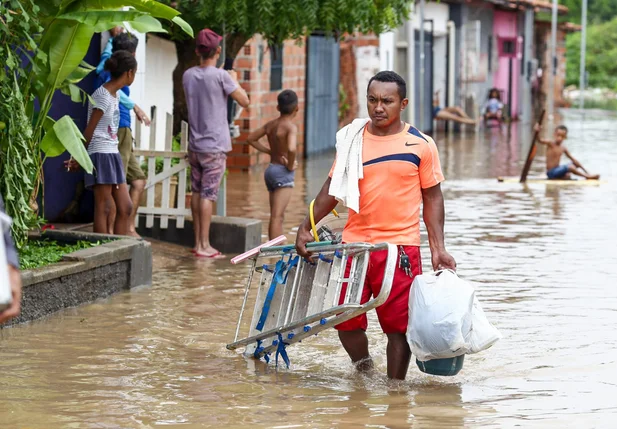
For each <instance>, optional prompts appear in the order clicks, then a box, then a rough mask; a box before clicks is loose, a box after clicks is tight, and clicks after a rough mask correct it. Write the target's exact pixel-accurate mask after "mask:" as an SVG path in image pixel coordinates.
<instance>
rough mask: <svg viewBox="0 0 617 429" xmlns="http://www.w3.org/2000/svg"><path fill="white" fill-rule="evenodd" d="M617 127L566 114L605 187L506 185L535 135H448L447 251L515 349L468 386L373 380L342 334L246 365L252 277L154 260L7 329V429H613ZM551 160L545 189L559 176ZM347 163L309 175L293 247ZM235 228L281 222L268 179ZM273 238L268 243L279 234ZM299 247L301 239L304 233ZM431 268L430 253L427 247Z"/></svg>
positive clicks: (1, 345) (597, 116) (378, 348)
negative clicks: (119, 284) (90, 296)
mask: <svg viewBox="0 0 617 429" xmlns="http://www.w3.org/2000/svg"><path fill="white" fill-rule="evenodd" d="M616 120H617V116H616V115H614V114H608V113H603V112H587V113H586V116H585V122H584V124H583V123H582V122H581V116H580V115H579V114H578V112H575V111H565V112H564V122H565V123H566V125H568V126H569V128H570V133H569V140H568V141H567V145H568V147H569V148H570V150H571V152H572V153H573V154H575V156H576V157H577V158H578V159H579V160H580V161H581V162H582V163H583V165H585V166H586V167H587V168H588V169H589V170H590V171H593V172H598V173H600V174H602V176H603V178H604V179H606V180H608V183H607V184H602V185H600V186H573V185H568V186H559V185H545V184H531V185H529V186H522V185H520V184H518V183H498V182H497V181H496V180H495V177H496V176H499V175H512V176H514V175H518V174H519V172H520V168H521V163H522V161H521V160H522V159H524V157H525V155H526V153H527V147H528V144H529V139H530V136H529V135H530V132H529V130H523V129H513V130H512V133H511V136H510V137H508V135H507V132H505V131H500V130H498V129H491V130H486V131H483V132H482V133H481V135H479V136H475V135H474V134H472V133H469V134H467V135H465V136H461V135H454V136H453V137H445V136H443V135H440V134H437V135H436V140H437V142H438V146H439V149H440V153H441V157H442V164H443V167H444V173H445V175H446V177H447V179H448V180H447V182H445V183H444V184H443V189H444V195H445V197H446V210H447V220H446V241H447V246H448V248H449V250H450V252H451V253H452V254H453V255H454V257H455V258H456V259H457V262H458V266H459V273H460V274H461V275H462V276H464V277H465V278H467V279H470V280H472V281H474V284H475V286H476V288H477V291H478V292H477V293H478V295H479V297H480V300H481V301H482V302H483V304H484V308H485V311H486V312H487V314H488V317H489V318H490V319H491V321H492V322H493V323H494V324H495V325H496V326H497V327H498V328H499V329H500V331H501V332H502V334H503V335H504V338H503V339H502V340H501V341H500V342H498V343H497V344H496V345H495V346H494V347H492V348H491V349H489V350H487V351H485V352H482V353H480V354H477V355H470V356H467V358H466V360H465V366H464V368H463V370H462V372H461V373H460V374H459V375H458V376H456V377H450V378H439V377H433V376H427V375H424V374H422V373H420V371H419V370H418V369H417V368H416V367H415V365H414V364H413V363H412V366H411V368H410V371H409V374H408V378H407V380H406V381H405V382H400V383H390V382H388V381H387V379H386V377H385V366H386V365H385V342H384V336H383V335H382V334H381V332H380V331H379V328H378V324H377V321H376V318H375V317H374V315H372V316H371V317H370V318H369V324H370V326H369V337H370V343H371V350H372V353H373V356H374V357H375V360H376V363H377V371H376V372H375V374H372V375H369V376H365V375H359V374H357V373H356V372H355V371H354V370H353V368H352V366H351V365H350V363H349V361H348V358H347V356H346V354H345V352H344V351H343V350H342V348H341V347H340V346H339V344H338V341H337V339H336V334H335V333H334V332H333V331H331V332H327V333H323V334H320V335H319V336H318V337H314V338H312V339H310V340H307V341H304V342H303V343H302V344H300V345H294V346H292V347H289V349H288V352H289V356H290V359H291V363H292V366H291V369H289V370H287V369H279V370H275V368H274V366H273V365H270V366H266V365H265V364H264V363H263V362H255V361H253V360H251V359H248V360H247V359H244V358H243V357H242V356H241V355H240V354H239V353H237V352H231V351H228V350H226V349H225V344H227V343H229V342H231V340H232V339H233V334H234V330H235V322H236V318H237V314H238V311H239V308H240V305H241V302H242V297H243V287H244V281H245V276H246V274H247V272H248V266H246V265H241V266H231V265H230V264H229V263H228V262H226V261H203V260H200V261H197V260H195V259H194V258H193V257H191V256H190V254H189V252H188V249H183V248H179V247H176V246H172V245H165V244H161V243H155V244H154V270H155V272H154V281H153V285H152V287H143V288H140V289H138V290H133V291H131V292H126V293H122V294H119V295H115V296H113V297H111V298H109V299H106V300H101V301H98V302H96V303H94V304H91V305H86V306H82V307H80V308H77V309H70V310H66V311H63V312H60V313H57V314H54V315H52V316H50V317H47V318H46V319H43V320H39V321H36V322H33V323H30V324H26V325H21V326H17V327H13V328H10V329H4V330H1V331H0V422H1V423H0V426H1V427H2V428H26V427H27V428H117V427H118V428H119V427H121V428H150V427H158V426H170V427H254V428H262V427H264V428H265V427H273V428H355V427H367V428H402V427H413V428H440V427H443V428H468V427H469V428H475V427H482V428H491V427H495V428H504V427H525V428H527V427H537V428H549V427H559V428H564V427H576V428H596V427H597V428H604V427H606V428H610V427H615V425H616V423H615V422H616V421H617V399H615V398H617V335H615V327H616V326H617V288H616V287H615V285H616V284H617V264H615V243H616V242H617V228H615V210H616V208H617V193H616V186H615V183H617V179H616V177H615V176H616V174H617V173H615V169H614V165H615V164H617V144H616V143H615V142H617V126H615V122H616ZM543 161H544V158H543V151H542V150H541V151H540V153H539V156H538V157H537V161H536V163H535V164H534V168H533V174H541V173H542V172H543V170H544V169H543ZM330 163H331V156H324V157H320V158H319V159H315V160H311V161H310V162H309V163H308V164H307V165H306V166H305V167H304V168H302V169H301V170H300V173H299V174H298V178H297V187H296V191H297V192H296V194H295V195H294V199H293V201H292V206H291V207H290V210H289V214H288V217H287V219H286V224H285V227H286V231H288V232H291V231H292V229H293V228H294V227H295V226H296V225H297V224H298V223H299V222H300V220H301V218H302V217H303V216H304V213H305V212H306V203H307V202H308V201H309V200H310V199H311V197H312V196H313V195H314V194H315V193H316V192H317V191H318V190H319V188H320V187H321V184H322V182H323V179H324V178H325V175H326V173H327V171H328V169H329V167H330ZM229 189H230V191H229V208H228V212H229V214H230V215H236V216H245V217H256V218H260V219H262V220H264V221H267V216H268V196H267V193H266V192H265V187H264V185H263V182H262V178H261V176H260V174H259V172H255V173H252V174H251V175H248V174H247V175H231V176H230V183H229ZM264 231H265V228H264ZM290 236H293V233H291V234H290ZM422 251H423V257H424V267H425V269H428V267H429V252H428V249H427V248H426V247H425V248H423V249H422Z"/></svg>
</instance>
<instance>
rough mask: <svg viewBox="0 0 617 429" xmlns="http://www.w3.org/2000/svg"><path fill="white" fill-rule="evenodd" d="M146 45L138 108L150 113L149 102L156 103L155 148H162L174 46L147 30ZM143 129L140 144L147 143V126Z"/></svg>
mask: <svg viewBox="0 0 617 429" xmlns="http://www.w3.org/2000/svg"><path fill="white" fill-rule="evenodd" d="M145 45H146V61H145V64H146V66H145V79H144V81H145V82H144V88H145V92H144V94H143V105H140V106H141V108H142V109H143V110H144V111H145V112H146V113H148V114H149V113H150V108H151V107H152V106H156V107H157V118H156V120H157V124H156V148H157V149H158V150H163V149H164V148H165V126H166V116H167V113H170V114H171V113H173V106H174V98H173V71H174V69H175V68H176V65H177V64H178V58H177V56H176V46H175V44H174V43H173V42H170V41H169V40H165V39H161V38H160V37H157V36H154V35H151V34H148V36H147V43H146V44H145ZM142 130H143V131H144V132H143V133H142V135H143V137H144V138H143V141H142V145H144V144H145V145H146V146H147V145H148V143H146V142H149V140H148V139H149V135H150V133H149V130H148V128H147V127H142Z"/></svg>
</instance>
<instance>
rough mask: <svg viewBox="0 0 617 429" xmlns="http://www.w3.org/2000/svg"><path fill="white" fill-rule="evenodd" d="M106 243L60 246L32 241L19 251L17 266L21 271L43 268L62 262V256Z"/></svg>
mask: <svg viewBox="0 0 617 429" xmlns="http://www.w3.org/2000/svg"><path fill="white" fill-rule="evenodd" d="M108 242H109V240H106V241H97V242H94V243H92V242H90V241H78V242H77V243H75V244H62V243H58V242H56V241H53V240H32V241H28V243H26V245H25V246H23V247H22V248H21V249H20V250H19V265H20V268H21V269H22V270H28V269H32V268H39V267H44V266H46V265H50V264H53V263H56V262H59V261H61V260H62V257H63V256H64V255H68V254H69V253H72V252H75V251H77V250H81V249H88V248H90V247H94V246H99V245H101V244H103V243H108Z"/></svg>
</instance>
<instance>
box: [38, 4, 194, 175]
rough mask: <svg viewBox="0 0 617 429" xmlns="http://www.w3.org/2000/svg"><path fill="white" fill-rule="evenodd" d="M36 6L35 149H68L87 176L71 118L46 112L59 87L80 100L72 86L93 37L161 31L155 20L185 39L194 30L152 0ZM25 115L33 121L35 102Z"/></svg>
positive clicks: (84, 68) (53, 152) (88, 166)
mask: <svg viewBox="0 0 617 429" xmlns="http://www.w3.org/2000/svg"><path fill="white" fill-rule="evenodd" d="M41 3H42V4H41ZM39 7H40V8H41V11H42V13H43V19H42V24H43V32H42V34H41V40H40V43H39V46H38V50H39V51H38V52H37V54H36V56H35V57H34V64H33V69H32V79H31V83H32V85H33V87H34V89H35V94H36V95H37V98H38V102H39V109H38V112H37V113H38V114H37V115H36V120H35V121H34V130H33V131H34V138H36V139H40V138H41V137H42V139H41V144H40V148H41V150H42V151H43V152H44V154H45V156H46V157H54V156H58V155H60V154H62V153H64V151H65V150H67V151H68V152H69V153H70V154H71V156H72V157H73V158H74V159H75V160H76V161H77V162H78V163H79V164H80V165H81V166H82V167H83V168H84V170H86V171H87V172H89V173H91V172H92V163H91V161H90V157H89V156H88V154H87V152H86V150H85V148H84V145H83V140H84V137H83V135H82V134H81V132H80V131H79V129H78V128H77V126H76V125H75V123H74V122H73V120H72V119H71V117H70V116H68V115H66V116H64V117H62V118H60V119H59V120H58V121H56V122H54V121H53V120H52V119H51V118H49V117H48V116H47V113H48V112H49V109H50V108H51V102H52V98H53V96H54V93H55V92H56V91H57V90H58V89H60V90H62V91H63V92H64V93H65V94H68V95H70V96H71V99H72V100H73V101H81V100H83V99H84V98H83V94H81V90H80V89H79V88H78V87H77V83H79V82H80V81H81V80H82V79H83V78H84V77H85V76H87V75H88V74H89V73H90V72H91V71H92V69H93V68H92V67H91V66H89V65H88V64H85V63H84V62H83V60H84V57H85V56H86V53H87V51H88V48H89V46H90V43H91V40H92V37H93V36H94V34H95V33H97V32H103V31H106V30H109V29H111V28H113V27H115V26H117V25H122V24H123V23H128V24H130V25H131V27H133V28H134V29H135V30H136V31H139V32H143V33H147V32H165V30H164V29H163V26H162V25H161V22H160V21H159V19H164V20H168V21H171V22H173V23H175V24H177V25H178V26H179V27H180V28H182V30H183V31H185V32H186V33H187V34H188V35H190V36H193V30H192V28H191V27H190V26H189V25H188V24H187V23H186V22H185V21H184V20H182V19H181V18H180V17H179V16H178V15H179V12H178V11H176V10H175V9H172V8H171V7H168V6H165V5H163V4H161V3H158V2H156V1H154V0H104V1H102V0H51V1H50V0H48V1H43V2H39ZM121 9H128V10H121ZM30 114H31V115H32V117H33V118H34V114H35V109H34V103H32V104H31V105H30ZM37 184H38V181H37Z"/></svg>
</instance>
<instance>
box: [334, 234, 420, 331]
mask: <svg viewBox="0 0 617 429" xmlns="http://www.w3.org/2000/svg"><path fill="white" fill-rule="evenodd" d="M403 248H404V250H405V253H406V254H407V256H408V257H409V262H410V264H411V273H412V276H413V277H415V276H417V275H418V274H422V260H421V257H420V248H419V247H417V246H403ZM397 252H398V248H397ZM387 256H388V251H387V250H379V251H377V252H371V256H370V260H369V266H368V270H367V272H366V280H365V282H364V289H363V290H362V298H361V300H360V303H361V304H365V303H367V302H368V301H369V300H370V299H371V296H373V297H375V296H377V295H378V294H379V291H380V290H381V282H382V281H383V275H384V270H385V265H386V259H387ZM398 259H399V257H398V256H397V261H396V270H395V271H394V279H393V280H392V290H391V291H390V296H389V297H388V299H387V300H386V302H384V303H383V304H382V305H380V306H379V307H377V309H376V311H377V318H378V319H379V324H380V325H381V329H382V330H383V332H384V333H385V334H396V333H400V334H404V333H405V332H407V321H408V318H409V314H408V312H409V291H410V290H411V283H412V282H413V277H410V276H408V275H407V273H406V272H405V270H403V269H402V268H401V267H400V266H399V261H398ZM350 270H351V259H349V260H348V261H347V268H346V270H345V277H348V276H349V271H350ZM346 290H347V283H343V287H342V288H341V296H340V298H339V304H342V303H343V300H344V298H345V292H346ZM367 327H368V321H367V319H366V313H365V314H362V315H360V316H357V317H354V318H353V319H350V320H348V321H347V322H343V323H341V324H339V325H336V326H335V328H336V329H338V330H339V331H355V330H357V329H362V330H364V331H366V328H367Z"/></svg>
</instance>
